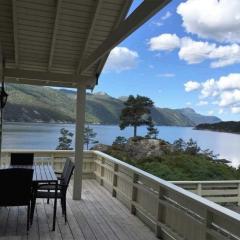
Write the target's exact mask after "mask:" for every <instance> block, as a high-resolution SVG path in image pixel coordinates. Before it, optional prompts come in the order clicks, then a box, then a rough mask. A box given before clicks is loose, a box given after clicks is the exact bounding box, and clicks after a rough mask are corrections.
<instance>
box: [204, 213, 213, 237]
mask: <svg viewBox="0 0 240 240" xmlns="http://www.w3.org/2000/svg"><path fill="white" fill-rule="evenodd" d="M212 222H213V213H212V212H210V211H209V210H208V209H206V215H205V240H211V239H212V237H211V235H210V234H209V233H208V229H211V227H212Z"/></svg>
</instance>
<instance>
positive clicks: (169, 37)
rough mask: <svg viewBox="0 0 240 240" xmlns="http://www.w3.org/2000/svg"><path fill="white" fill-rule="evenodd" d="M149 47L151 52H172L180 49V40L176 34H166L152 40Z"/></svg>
mask: <svg viewBox="0 0 240 240" xmlns="http://www.w3.org/2000/svg"><path fill="white" fill-rule="evenodd" d="M148 45H149V49H150V50H151V51H172V50H174V49H175V48H179V47H180V39H179V37H178V36H177V35H176V34H169V33H164V34H161V35H159V36H157V37H153V38H151V39H150V41H149V42H148Z"/></svg>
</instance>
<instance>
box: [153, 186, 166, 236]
mask: <svg viewBox="0 0 240 240" xmlns="http://www.w3.org/2000/svg"><path fill="white" fill-rule="evenodd" d="M164 196H165V189H163V188H162V187H161V186H159V190H158V204H157V215H156V228H155V234H156V236H157V237H158V238H160V239H161V238H163V232H162V228H161V225H160V224H161V223H163V224H164V223H165V221H166V207H165V206H164V204H163V201H164V200H165V199H164Z"/></svg>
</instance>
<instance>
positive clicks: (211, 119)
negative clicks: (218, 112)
mask: <svg viewBox="0 0 240 240" xmlns="http://www.w3.org/2000/svg"><path fill="white" fill-rule="evenodd" d="M176 111H179V112H181V113H182V114H183V115H185V116H186V117H188V118H189V119H190V120H191V121H192V122H193V123H194V124H197V125H198V124H201V123H217V122H221V119H220V118H218V117H215V116H203V115H201V114H199V113H196V112H195V111H194V110H193V109H192V108H183V109H176Z"/></svg>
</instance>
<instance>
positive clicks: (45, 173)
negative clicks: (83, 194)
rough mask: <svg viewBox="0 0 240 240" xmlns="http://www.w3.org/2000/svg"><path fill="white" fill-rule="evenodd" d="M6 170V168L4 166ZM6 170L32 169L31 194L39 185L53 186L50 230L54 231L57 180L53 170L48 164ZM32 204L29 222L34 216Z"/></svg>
mask: <svg viewBox="0 0 240 240" xmlns="http://www.w3.org/2000/svg"><path fill="white" fill-rule="evenodd" d="M4 168H6V166H4ZM8 168H32V169H33V170H34V171H33V194H35V192H36V191H37V188H38V185H40V184H53V185H54V186H55V198H54V207H53V225H52V230H53V231H54V230H55V225H56V212H57V191H58V179H57V176H56V174H55V172H54V170H53V167H52V166H51V165H49V164H46V165H36V164H35V165H32V166H29V165H27V166H26V165H10V166H8ZM34 208H35V206H33V204H31V216H30V221H31V223H32V221H33V215H34Z"/></svg>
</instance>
